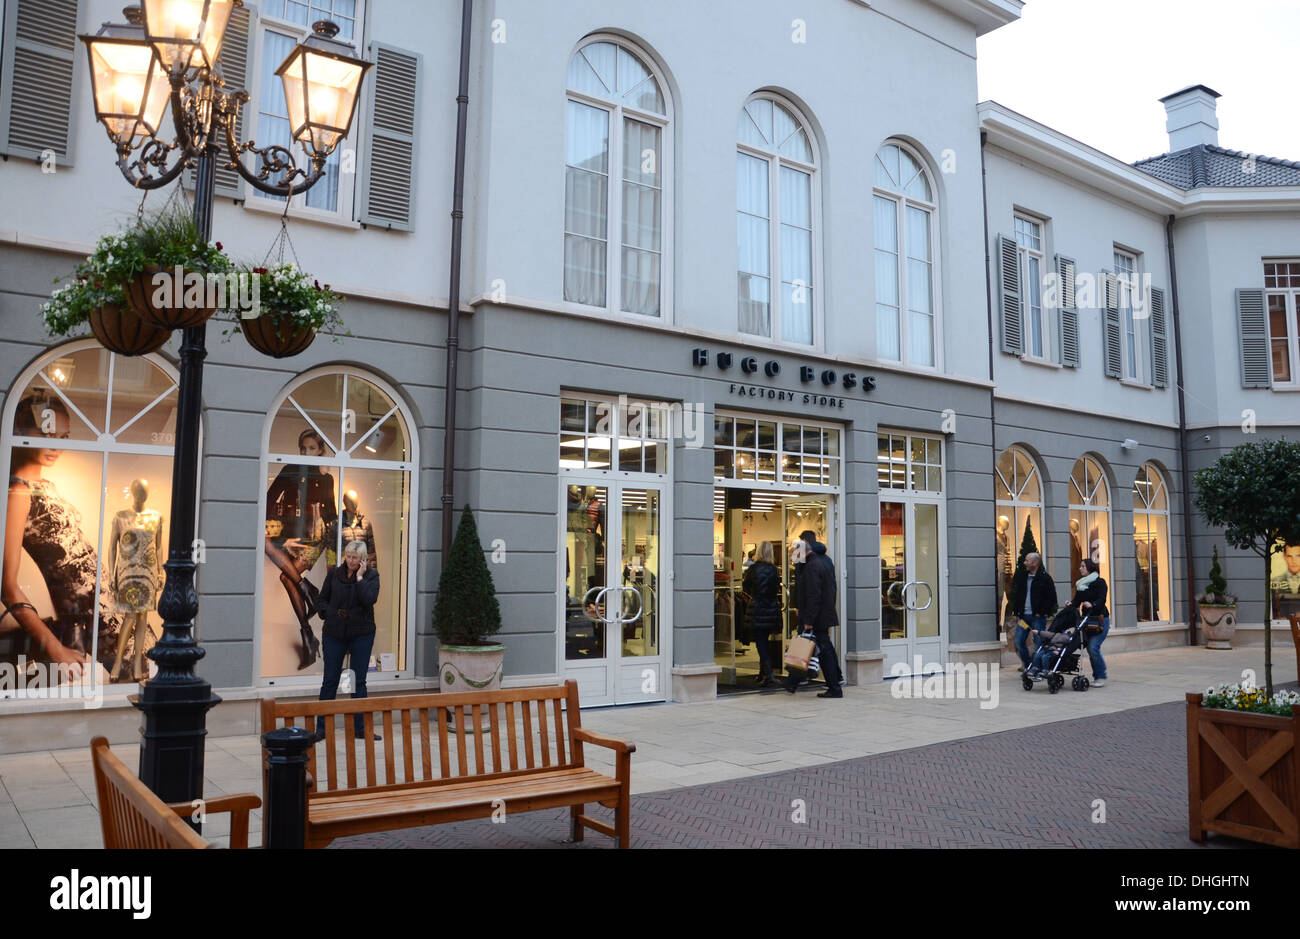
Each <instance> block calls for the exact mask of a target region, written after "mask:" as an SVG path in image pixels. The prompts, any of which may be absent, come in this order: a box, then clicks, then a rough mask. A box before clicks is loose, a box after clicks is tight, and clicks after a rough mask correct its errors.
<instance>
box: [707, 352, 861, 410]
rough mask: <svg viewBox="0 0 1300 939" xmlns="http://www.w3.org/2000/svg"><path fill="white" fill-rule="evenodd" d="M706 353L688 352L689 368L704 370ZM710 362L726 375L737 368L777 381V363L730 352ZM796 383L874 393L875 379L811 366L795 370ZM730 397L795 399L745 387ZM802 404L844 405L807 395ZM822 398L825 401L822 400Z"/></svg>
mask: <svg viewBox="0 0 1300 939" xmlns="http://www.w3.org/2000/svg"><path fill="white" fill-rule="evenodd" d="M709 358H710V352H709V350H708V349H692V350H691V364H692V365H694V366H695V367H696V368H704V367H706V366H707V365H708V364H709ZM713 361H714V363H715V364H716V365H717V367H718V370H719V371H723V372H726V371H730V370H731V369H733V368H739V370H740V372H741V374H743V375H753V376H757V375H758V373H759V372H762V373H763V375H765V376H767V377H768V378H778V377H780V375H781V363H780V361H778V360H777V359H767V360H766V361H763V362H760V361H759V360H758V358H757V357H755V356H752V355H746V356H741V357H739V358H737V357H736V356H735V355H734V354H732V353H730V352H718V353H715V354H713ZM799 381H800V382H801V383H802V384H803V385H805V386H807V385H813V386H814V387H817V386H820V387H822V388H825V389H826V390H827V391H829V390H830V389H832V388H834V387H836V386H837V385H838V386H839V387H840V388H843V389H844V391H849V392H851V391H854V390H856V389H858V388H861V389H862V391H863V392H870V391H874V390H875V388H876V379H875V377H874V376H872V375H865V376H863V377H862V378H861V379H859V378H858V375H857V373H856V372H843V373H838V372H836V371H835V370H834V369H832V368H824V369H820V370H819V369H816V368H814V367H813V366H811V365H801V366H799ZM732 392H733V393H734V394H739V395H744V396H748V397H755V398H774V399H779V400H795V398H796V395H795V394H794V393H792V392H785V391H777V390H776V389H770V388H759V387H755V386H746V385H732ZM802 397H803V403H804V404H827V405H830V406H831V407H841V408H842V407H843V406H844V402H843V400H842V399H840V398H833V399H832V398H826V397H825V396H824V395H817V394H813V393H811V392H807V393H804V394H803V395H802ZM823 398H825V400H823Z"/></svg>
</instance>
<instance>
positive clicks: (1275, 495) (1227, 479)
mask: <svg viewBox="0 0 1300 939" xmlns="http://www.w3.org/2000/svg"><path fill="white" fill-rule="evenodd" d="M1195 499H1196V509H1197V511H1199V512H1200V513H1201V515H1202V517H1203V518H1204V519H1205V520H1206V521H1207V522H1209V523H1210V524H1211V525H1214V526H1215V527H1218V528H1222V529H1223V530H1224V535H1225V537H1226V538H1227V541H1228V544H1230V545H1232V546H1233V547H1234V548H1237V549H1239V550H1242V551H1254V552H1255V553H1256V554H1258V555H1260V556H1263V557H1267V556H1268V555H1269V554H1270V553H1272V552H1276V551H1279V550H1280V549H1279V547H1278V542H1279V541H1281V542H1283V543H1286V544H1294V543H1300V443H1296V442H1295V441H1291V440H1261V441H1258V442H1255V443H1243V444H1241V445H1240V446H1237V447H1233V448H1232V449H1231V450H1229V451H1228V452H1227V453H1225V454H1224V455H1223V456H1221V457H1220V458H1219V461H1218V462H1217V463H1215V464H1214V465H1213V466H1207V467H1206V468H1205V469H1202V470H1199V471H1198V472H1197V474H1196V497H1195Z"/></svg>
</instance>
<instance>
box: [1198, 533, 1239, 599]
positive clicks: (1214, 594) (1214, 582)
mask: <svg viewBox="0 0 1300 939" xmlns="http://www.w3.org/2000/svg"><path fill="white" fill-rule="evenodd" d="M1200 602H1201V603H1208V604H1211V605H1213V606H1231V605H1232V604H1234V603H1236V602H1237V598H1236V597H1234V596H1231V595H1230V594H1229V593H1228V581H1227V580H1226V579H1225V578H1224V576H1223V568H1222V567H1220V566H1219V546H1218V545H1215V546H1214V561H1213V563H1212V564H1210V584H1209V586H1208V587H1206V588H1205V593H1204V594H1203V595H1202V596H1201V597H1200Z"/></svg>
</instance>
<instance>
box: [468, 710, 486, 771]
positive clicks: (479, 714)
mask: <svg viewBox="0 0 1300 939" xmlns="http://www.w3.org/2000/svg"><path fill="white" fill-rule="evenodd" d="M471 710H472V713H473V715H474V718H473V719H474V723H472V724H470V725H469V726H470V731H471V732H472V733H473V734H474V775H475V776H483V775H485V774H486V773H488V772H489V770H488V768H487V761H486V760H484V759H483V705H481V704H474V705H471Z"/></svg>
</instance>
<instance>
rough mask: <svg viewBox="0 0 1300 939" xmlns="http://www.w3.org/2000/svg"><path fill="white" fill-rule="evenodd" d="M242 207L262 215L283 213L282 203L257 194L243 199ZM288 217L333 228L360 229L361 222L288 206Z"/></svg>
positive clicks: (331, 213) (316, 210)
mask: <svg viewBox="0 0 1300 939" xmlns="http://www.w3.org/2000/svg"><path fill="white" fill-rule="evenodd" d="M244 208H246V209H248V210H250V211H252V212H260V213H261V214H263V215H283V214H284V204H283V203H280V202H272V201H271V200H270V199H262V198H260V197H258V196H254V195H250V196H247V197H245V199H244ZM289 218H292V219H298V220H299V221H303V222H318V223H320V224H322V225H333V226H334V227H335V228H345V229H348V230H350V231H360V230H361V223H360V222H357V221H354V220H352V219H350V218H344V217H343V216H342V215H339V214H338V213H337V212H326V211H324V210H323V209H312V208H306V209H303V208H297V207H295V206H290V207H289Z"/></svg>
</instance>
